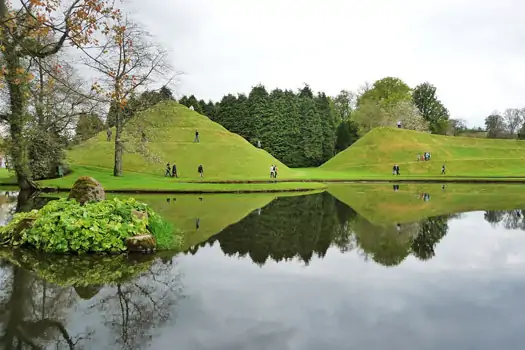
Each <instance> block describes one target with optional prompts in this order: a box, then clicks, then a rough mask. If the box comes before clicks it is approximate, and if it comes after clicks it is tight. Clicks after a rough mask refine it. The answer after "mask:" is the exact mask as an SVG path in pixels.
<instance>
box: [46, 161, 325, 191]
mask: <svg viewBox="0 0 525 350" xmlns="http://www.w3.org/2000/svg"><path fill="white" fill-rule="evenodd" d="M79 176H91V177H94V178H95V179H97V180H98V181H100V183H101V184H102V186H103V187H104V189H105V190H106V191H108V192H149V193H231V192H244V193H250V192H286V191H306V190H320V189H323V188H325V187H326V185H324V184H322V183H315V182H278V183H254V184H246V183H240V184H228V183H198V182H193V183H189V182H183V181H184V180H181V179H174V178H167V177H163V176H154V175H150V174H141V173H131V172H127V173H125V174H124V176H122V177H114V176H113V174H112V171H110V170H109V169H104V168H98V169H97V168H90V167H75V168H74V172H73V173H72V174H70V175H68V176H65V177H63V178H60V179H52V180H44V181H41V182H40V184H41V185H42V186H44V187H49V188H53V189H57V190H68V189H70V188H71V187H72V186H73V184H74V182H75V180H76V179H77V178H78V177H79Z"/></svg>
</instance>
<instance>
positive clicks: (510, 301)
mask: <svg viewBox="0 0 525 350" xmlns="http://www.w3.org/2000/svg"><path fill="white" fill-rule="evenodd" d="M401 187H403V186H401ZM386 189H387V188H386V187H366V186H360V187H344V188H342V187H341V188H336V189H334V190H333V191H332V190H331V191H330V193H331V194H329V193H320V194H311V195H303V196H283V197H280V196H277V198H275V196H274V195H271V197H270V196H266V197H265V196H260V197H258V196H253V195H251V196H245V195H235V196H232V195H230V196H200V197H199V196H179V197H176V198H175V197H172V198H170V200H169V202H168V201H167V198H165V197H143V198H140V199H142V200H144V201H146V202H149V203H151V205H152V206H154V209H155V210H157V211H159V212H163V215H165V216H167V217H169V218H171V219H172V220H173V221H174V222H176V223H178V224H179V226H183V227H185V229H186V231H187V232H188V233H187V237H188V240H187V241H188V242H189V243H188V245H187V247H186V248H185V252H182V253H179V254H174V253H169V254H168V253H163V254H160V255H158V256H146V257H130V258H127V257H116V258H91V259H85V258H84V259H78V258H76V259H75V258H73V257H50V256H42V255H38V254H33V253H30V252H24V251H17V252H13V251H3V252H1V255H0V256H1V258H2V260H1V265H0V279H1V280H0V282H1V284H0V348H2V349H37V348H46V349H47V348H49V349H56V348H58V349H225V350H226V349H228V350H230V349H272V350H273V349H297V350H303V349H306V350H308V349H325V348H326V349H440V350H441V349H476V350H478V349H515V348H516V349H519V348H522V344H523V342H524V341H525V334H524V332H523V325H524V324H525V320H524V318H523V316H522V312H521V310H523V309H524V308H525V299H524V298H523V295H524V293H525V253H524V252H525V219H524V217H523V215H522V210H521V209H520V208H525V199H524V198H525V188H522V187H513V188H500V189H498V188H494V187H491V188H486V189H481V190H480V188H479V187H478V188H476V190H474V189H473V188H466V187H463V188H461V187H455V188H454V187H451V188H447V189H442V188H441V187H438V186H434V187H431V188H429V189H428V188H427V189H425V190H421V188H418V187H408V188H406V189H401V190H392V187H389V188H388V189H389V191H388V192H387V191H386ZM521 193H523V194H521ZM425 194H428V196H426V195H425ZM15 195H16V193H15V194H12V195H11V196H3V195H2V196H0V216H1V218H0V219H2V220H6V219H8V217H9V215H10V213H12V212H13V210H15V209H16V204H17V203H16V196H15ZM473 195H476V198H477V200H476V201H475V202H476V203H474V204H473V203H472V200H473V198H472V197H471V196H473ZM174 198H175V200H174ZM502 198H504V199H505V200H503V199H502ZM45 202H46V199H43V198H36V199H33V201H32V204H31V205H36V206H41V205H43V204H44V203H45ZM350 204H351V205H352V206H350ZM206 205H207V206H206ZM178 206H179V207H178ZM19 207H20V205H19ZM483 207H486V208H487V209H485V210H484V209H483ZM461 208H465V211H468V212H463V213H462V212H458V210H459V209H461ZM503 208H504V209H503ZM172 212H177V214H171V216H170V214H169V213H172ZM429 213H430V214H432V215H429ZM434 214H439V215H434ZM196 222H199V224H198V225H197V224H196ZM214 230H217V231H216V232H213V231H214ZM196 237H197V238H196Z"/></svg>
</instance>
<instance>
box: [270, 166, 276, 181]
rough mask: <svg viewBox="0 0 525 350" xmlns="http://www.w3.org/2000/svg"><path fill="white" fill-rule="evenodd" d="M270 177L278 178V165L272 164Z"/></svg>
mask: <svg viewBox="0 0 525 350" xmlns="http://www.w3.org/2000/svg"><path fill="white" fill-rule="evenodd" d="M270 179H277V165H271V166H270Z"/></svg>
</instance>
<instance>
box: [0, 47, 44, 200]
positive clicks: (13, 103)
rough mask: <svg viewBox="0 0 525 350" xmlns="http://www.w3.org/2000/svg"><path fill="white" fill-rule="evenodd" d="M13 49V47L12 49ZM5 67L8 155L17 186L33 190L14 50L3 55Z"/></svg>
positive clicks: (23, 103)
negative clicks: (7, 104)
mask: <svg viewBox="0 0 525 350" xmlns="http://www.w3.org/2000/svg"><path fill="white" fill-rule="evenodd" d="M13 50H14V49H13ZM4 59H5V62H6V68H7V74H6V82H7V85H8V88H9V100H10V101H9V102H10V107H11V113H10V115H9V117H8V121H9V128H10V134H11V142H10V152H9V153H10V155H11V158H12V159H11V161H12V162H13V165H14V169H15V172H16V178H17V182H18V186H19V187H20V189H22V190H33V189H35V187H36V185H35V183H34V182H33V181H32V174H31V168H30V165H29V155H28V144H27V142H28V140H26V138H25V137H24V125H25V123H26V120H25V119H26V117H27V116H26V113H25V100H26V98H25V96H24V92H23V85H22V83H20V82H19V78H18V77H17V71H18V70H20V69H22V67H21V65H20V59H19V58H18V57H17V56H16V52H13V53H11V54H7V55H5V56H4Z"/></svg>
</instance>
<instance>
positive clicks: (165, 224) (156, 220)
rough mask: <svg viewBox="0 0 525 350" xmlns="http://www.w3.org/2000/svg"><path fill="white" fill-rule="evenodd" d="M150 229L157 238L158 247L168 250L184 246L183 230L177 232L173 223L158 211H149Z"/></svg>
mask: <svg viewBox="0 0 525 350" xmlns="http://www.w3.org/2000/svg"><path fill="white" fill-rule="evenodd" d="M148 229H149V231H150V232H151V234H152V235H153V236H155V239H156V240H157V249H161V250H167V249H172V248H173V247H181V246H182V232H176V231H175V228H174V226H173V224H172V223H171V222H169V221H166V220H164V218H163V217H162V216H160V215H158V214H156V213H153V212H150V213H149V223H148Z"/></svg>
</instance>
